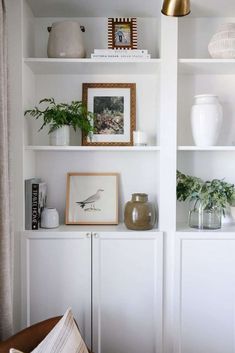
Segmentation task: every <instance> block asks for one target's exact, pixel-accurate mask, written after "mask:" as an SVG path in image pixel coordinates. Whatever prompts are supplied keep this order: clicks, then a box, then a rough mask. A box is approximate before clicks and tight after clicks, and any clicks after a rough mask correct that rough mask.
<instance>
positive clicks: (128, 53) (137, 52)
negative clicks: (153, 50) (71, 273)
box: [91, 49, 151, 59]
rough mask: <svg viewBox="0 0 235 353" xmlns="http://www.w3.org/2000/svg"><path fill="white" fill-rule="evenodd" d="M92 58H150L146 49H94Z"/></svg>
mask: <svg viewBox="0 0 235 353" xmlns="http://www.w3.org/2000/svg"><path fill="white" fill-rule="evenodd" d="M91 58H92V59H123V58H125V59H127V58H128V59H150V58H151V55H150V54H148V50H146V49H95V50H94V53H93V54H91Z"/></svg>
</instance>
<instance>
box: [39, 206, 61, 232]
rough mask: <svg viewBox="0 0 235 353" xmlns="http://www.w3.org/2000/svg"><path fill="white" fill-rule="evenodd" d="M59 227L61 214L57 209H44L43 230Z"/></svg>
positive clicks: (42, 217)
mask: <svg viewBox="0 0 235 353" xmlns="http://www.w3.org/2000/svg"><path fill="white" fill-rule="evenodd" d="M57 227H59V214H58V211H57V210H56V208H46V207H45V208H44V209H43V210H42V213H41V228H48V229H49V228H57Z"/></svg>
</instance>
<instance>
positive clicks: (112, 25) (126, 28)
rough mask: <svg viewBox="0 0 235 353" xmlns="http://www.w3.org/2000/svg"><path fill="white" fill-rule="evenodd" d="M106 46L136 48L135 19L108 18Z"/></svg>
mask: <svg viewBox="0 0 235 353" xmlns="http://www.w3.org/2000/svg"><path fill="white" fill-rule="evenodd" d="M108 48H109V49H137V19H136V17H133V18H108Z"/></svg>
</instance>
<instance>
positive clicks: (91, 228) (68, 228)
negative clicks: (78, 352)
mask: <svg viewBox="0 0 235 353" xmlns="http://www.w3.org/2000/svg"><path fill="white" fill-rule="evenodd" d="M78 232H84V233H98V232H100V233H120V235H121V234H122V233H130V235H131V234H133V235H134V234H135V235H136V234H141V233H142V234H143V233H145V234H146V236H147V235H148V234H149V235H151V234H152V233H154V234H156V233H160V231H159V229H157V228H153V229H151V230H147V231H140V232H139V231H133V230H130V229H127V228H126V226H125V224H124V223H119V224H118V225H66V224H63V225H60V226H59V227H58V228H54V229H44V228H40V229H38V230H25V231H23V235H24V236H32V237H34V236H39V237H40V236H41V235H43V234H44V236H45V234H47V236H51V235H52V236H55V237H56V236H58V235H60V234H61V235H62V236H63V234H64V233H66V234H68V233H71V235H75V236H76V234H75V233H78Z"/></svg>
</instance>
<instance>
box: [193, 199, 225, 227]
mask: <svg viewBox="0 0 235 353" xmlns="http://www.w3.org/2000/svg"><path fill="white" fill-rule="evenodd" d="M221 218H222V210H221V208H220V207H217V206H210V207H205V208H204V207H203V206H202V204H201V202H200V201H199V200H197V201H196V202H194V203H192V204H191V206H190V211H189V227H190V228H197V229H220V228H221Z"/></svg>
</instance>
